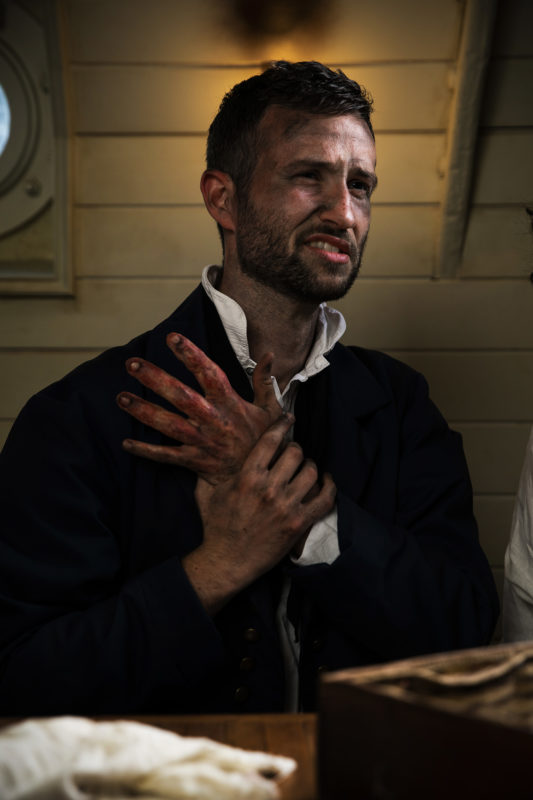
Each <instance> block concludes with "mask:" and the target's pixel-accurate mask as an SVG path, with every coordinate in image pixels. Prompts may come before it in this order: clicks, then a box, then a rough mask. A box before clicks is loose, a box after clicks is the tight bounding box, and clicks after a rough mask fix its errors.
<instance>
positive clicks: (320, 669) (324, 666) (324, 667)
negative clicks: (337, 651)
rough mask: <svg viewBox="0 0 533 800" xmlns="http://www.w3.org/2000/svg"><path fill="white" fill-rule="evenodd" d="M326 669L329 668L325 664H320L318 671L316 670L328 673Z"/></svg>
mask: <svg viewBox="0 0 533 800" xmlns="http://www.w3.org/2000/svg"><path fill="white" fill-rule="evenodd" d="M328 669H329V667H327V666H326V665H325V664H321V665H320V666H319V667H318V669H317V672H327V671H328Z"/></svg>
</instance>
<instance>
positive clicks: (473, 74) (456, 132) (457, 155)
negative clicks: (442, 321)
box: [434, 0, 497, 278]
mask: <svg viewBox="0 0 533 800" xmlns="http://www.w3.org/2000/svg"><path fill="white" fill-rule="evenodd" d="M496 7H497V0H467V2H466V6H465V11H464V18H463V26H462V33H461V42H460V47H459V56H458V60H457V68H456V71H455V75H454V83H455V92H454V95H453V99H452V104H451V110H450V123H449V126H448V136H447V149H446V156H445V167H444V170H443V171H444V194H443V199H442V205H441V219H440V228H439V234H438V237H437V243H436V259H435V270H434V277H436V278H450V277H453V276H455V274H456V272H457V269H458V267H459V265H460V263H461V255H462V250H463V243H464V236H465V230H466V223H467V220H468V212H469V199H470V188H471V180H472V172H473V167H474V156H475V149H476V139H477V132H478V122H479V115H480V109H481V101H482V97H483V88H484V81H485V75H486V69H487V65H488V61H489V58H490V51H491V43H492V33H493V28H494V19H495V15H496Z"/></svg>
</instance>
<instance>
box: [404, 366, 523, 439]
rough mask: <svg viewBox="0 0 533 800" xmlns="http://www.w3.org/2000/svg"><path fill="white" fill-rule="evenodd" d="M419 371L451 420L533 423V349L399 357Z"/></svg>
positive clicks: (435, 399)
mask: <svg viewBox="0 0 533 800" xmlns="http://www.w3.org/2000/svg"><path fill="white" fill-rule="evenodd" d="M398 356H399V357H400V358H401V359H402V360H403V361H405V362H406V363H408V364H410V365H411V366H413V367H414V368H415V369H417V370H419V372H421V373H422V374H423V375H424V376H425V378H426V380H427V381H428V383H429V387H430V395H431V397H432V398H433V399H434V401H435V402H436V403H437V405H438V406H439V408H440V409H441V411H442V413H443V414H444V416H445V417H446V418H447V419H448V420H452V421H453V420H457V421H460V422H465V421H467V420H468V421H478V422H479V421H483V420H484V421H487V422H490V421H497V420H499V421H504V420H506V421H508V422H509V421H516V422H521V421H522V422H524V423H525V424H526V425H527V424H528V423H529V422H530V421H531V420H532V419H533V414H532V410H533V351H531V352H514V351H509V352H507V353H505V352H488V353H476V352H458V353H450V352H444V353H436V352H433V353H409V352H402V353H398Z"/></svg>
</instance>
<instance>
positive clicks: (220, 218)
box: [200, 169, 236, 231]
mask: <svg viewBox="0 0 533 800" xmlns="http://www.w3.org/2000/svg"><path fill="white" fill-rule="evenodd" d="M200 189H201V190H202V194H203V197H204V203H205V207H206V208H207V210H208V211H209V213H210V214H211V216H212V217H213V219H214V220H215V221H216V222H218V224H219V225H220V226H221V228H224V230H229V231H235V228H236V195H235V184H234V183H233V181H232V179H231V178H230V176H229V175H228V174H227V172H221V171H220V170H218V169H206V171H205V172H204V174H203V175H202V178H201V180H200Z"/></svg>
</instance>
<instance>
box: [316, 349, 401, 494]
mask: <svg viewBox="0 0 533 800" xmlns="http://www.w3.org/2000/svg"><path fill="white" fill-rule="evenodd" d="M328 360H329V361H330V367H329V369H331V375H330V391H329V414H328V416H329V432H328V442H329V443H328V458H327V468H328V470H329V471H330V472H331V474H332V476H333V479H334V481H335V484H336V485H337V488H338V489H339V490H340V491H342V492H343V493H344V494H345V495H347V496H348V497H350V498H351V499H352V500H353V501H354V502H358V501H359V500H360V499H361V497H362V496H363V495H364V493H365V489H366V487H367V485H368V483H369V481H370V480H371V477H372V473H373V469H374V465H375V463H376V460H377V458H378V456H379V451H380V439H379V433H378V429H377V427H376V426H375V424H374V417H375V414H376V412H378V411H379V409H381V408H383V407H384V406H385V405H387V404H388V403H389V402H390V401H389V399H388V397H387V395H386V393H385V392H384V390H383V389H382V387H381V386H380V384H379V383H378V382H377V380H376V379H375V378H374V376H373V375H372V373H371V372H370V371H369V370H368V368H367V367H366V366H365V364H364V363H363V362H362V361H361V360H360V359H359V358H358V357H357V355H356V354H355V353H354V352H353V351H352V350H350V349H348V348H347V347H344V346H342V345H337V346H336V347H335V348H334V349H333V350H332V352H331V353H330V355H329V356H328Z"/></svg>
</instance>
